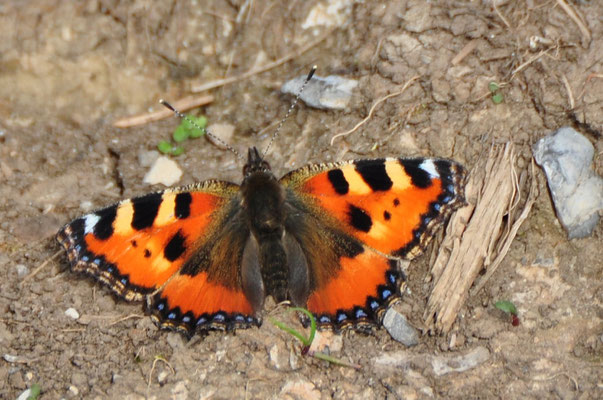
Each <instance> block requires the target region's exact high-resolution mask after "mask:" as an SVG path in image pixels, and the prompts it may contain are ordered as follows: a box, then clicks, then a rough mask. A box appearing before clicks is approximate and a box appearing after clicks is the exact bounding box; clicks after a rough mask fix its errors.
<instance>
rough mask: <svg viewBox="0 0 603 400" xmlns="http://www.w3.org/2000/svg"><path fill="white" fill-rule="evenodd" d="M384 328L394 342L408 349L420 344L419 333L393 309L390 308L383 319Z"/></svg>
mask: <svg viewBox="0 0 603 400" xmlns="http://www.w3.org/2000/svg"><path fill="white" fill-rule="evenodd" d="M383 327H384V328H385V329H386V330H387V332H388V333H389V334H390V335H391V337H392V338H394V340H396V341H398V342H400V343H402V344H403V345H405V346H407V347H411V346H416V345H417V344H419V333H418V332H417V330H416V329H415V328H414V327H413V326H412V325H410V323H409V322H408V320H407V319H406V317H405V316H404V315H402V314H400V313H399V312H397V311H396V310H394V309H393V308H389V309H388V310H387V312H386V313H385V317H383Z"/></svg>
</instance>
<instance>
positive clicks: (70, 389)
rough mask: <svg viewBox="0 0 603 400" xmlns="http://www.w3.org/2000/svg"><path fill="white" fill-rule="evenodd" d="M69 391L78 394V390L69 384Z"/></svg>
mask: <svg viewBox="0 0 603 400" xmlns="http://www.w3.org/2000/svg"><path fill="white" fill-rule="evenodd" d="M69 392H71V394H73V395H74V396H77V395H78V394H80V390H79V389H78V388H77V387H75V386H73V385H71V386H69Z"/></svg>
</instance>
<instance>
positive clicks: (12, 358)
mask: <svg viewBox="0 0 603 400" xmlns="http://www.w3.org/2000/svg"><path fill="white" fill-rule="evenodd" d="M2 358H4V361H6V362H9V363H14V362H17V360H18V359H19V357H18V356H13V355H12V354H5V355H3V356H2Z"/></svg>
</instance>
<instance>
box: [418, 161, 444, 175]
mask: <svg viewBox="0 0 603 400" xmlns="http://www.w3.org/2000/svg"><path fill="white" fill-rule="evenodd" d="M419 168H421V169H422V170H423V171H425V172H427V173H428V174H429V175H431V177H432V178H439V177H440V174H438V171H437V170H436V167H435V164H434V163H433V160H425V161H423V162H422V163H421V165H419Z"/></svg>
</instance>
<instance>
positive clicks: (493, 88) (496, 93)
mask: <svg viewBox="0 0 603 400" xmlns="http://www.w3.org/2000/svg"><path fill="white" fill-rule="evenodd" d="M488 90H489V91H490V93H492V102H493V103H494V104H500V103H502V102H503V101H504V100H505V98H504V96H503V94H502V92H501V90H500V85H499V84H498V83H496V82H490V83H489V84H488Z"/></svg>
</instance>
